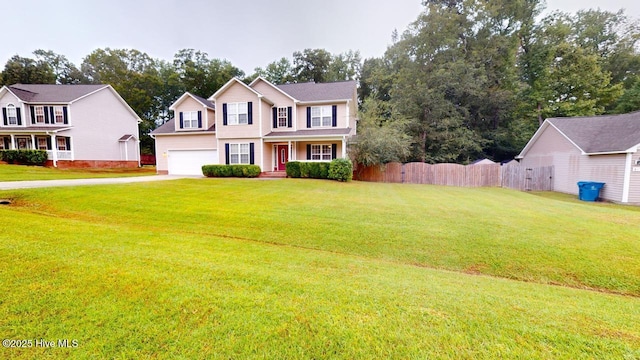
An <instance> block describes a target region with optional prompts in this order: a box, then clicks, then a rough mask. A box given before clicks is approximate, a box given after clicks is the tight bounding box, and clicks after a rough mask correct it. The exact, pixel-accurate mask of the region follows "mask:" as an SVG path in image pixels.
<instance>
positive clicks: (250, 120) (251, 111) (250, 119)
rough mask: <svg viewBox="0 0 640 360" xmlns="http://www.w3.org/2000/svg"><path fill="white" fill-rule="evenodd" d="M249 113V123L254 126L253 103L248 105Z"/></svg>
mask: <svg viewBox="0 0 640 360" xmlns="http://www.w3.org/2000/svg"><path fill="white" fill-rule="evenodd" d="M247 112H248V117H249V120H248V123H249V125H251V124H253V103H252V102H251V101H249V102H248V103H247Z"/></svg>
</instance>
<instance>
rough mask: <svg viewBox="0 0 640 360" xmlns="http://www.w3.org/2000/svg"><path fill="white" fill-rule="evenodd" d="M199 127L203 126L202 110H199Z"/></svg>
mask: <svg viewBox="0 0 640 360" xmlns="http://www.w3.org/2000/svg"><path fill="white" fill-rule="evenodd" d="M198 127H199V128H201V127H202V111H198Z"/></svg>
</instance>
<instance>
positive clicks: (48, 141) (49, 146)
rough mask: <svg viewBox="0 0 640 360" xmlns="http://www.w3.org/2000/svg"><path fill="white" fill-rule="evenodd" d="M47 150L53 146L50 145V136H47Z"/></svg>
mask: <svg viewBox="0 0 640 360" xmlns="http://www.w3.org/2000/svg"><path fill="white" fill-rule="evenodd" d="M47 150H53V147H52V146H51V137H50V136H47Z"/></svg>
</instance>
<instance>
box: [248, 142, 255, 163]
mask: <svg viewBox="0 0 640 360" xmlns="http://www.w3.org/2000/svg"><path fill="white" fill-rule="evenodd" d="M254 151H255V146H254V145H253V143H249V164H251V165H253V164H255V163H256V162H255V155H254V153H255V152H254Z"/></svg>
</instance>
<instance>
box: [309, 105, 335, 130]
mask: <svg viewBox="0 0 640 360" xmlns="http://www.w3.org/2000/svg"><path fill="white" fill-rule="evenodd" d="M331 123H332V117H331V106H313V107H311V127H329V126H331Z"/></svg>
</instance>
